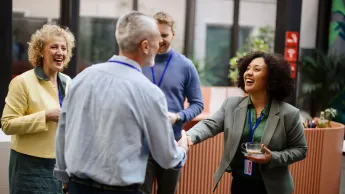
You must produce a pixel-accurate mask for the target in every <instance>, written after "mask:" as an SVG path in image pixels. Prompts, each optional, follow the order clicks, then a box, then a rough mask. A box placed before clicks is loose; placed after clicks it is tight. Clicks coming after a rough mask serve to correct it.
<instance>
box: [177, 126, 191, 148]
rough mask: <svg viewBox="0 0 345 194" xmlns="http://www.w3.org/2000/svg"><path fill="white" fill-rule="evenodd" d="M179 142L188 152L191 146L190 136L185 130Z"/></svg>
mask: <svg viewBox="0 0 345 194" xmlns="http://www.w3.org/2000/svg"><path fill="white" fill-rule="evenodd" d="M177 144H178V145H179V146H180V147H182V148H183V149H184V150H186V152H188V149H189V146H188V137H187V134H186V131H185V130H182V137H181V139H180V140H179V141H178V142H177Z"/></svg>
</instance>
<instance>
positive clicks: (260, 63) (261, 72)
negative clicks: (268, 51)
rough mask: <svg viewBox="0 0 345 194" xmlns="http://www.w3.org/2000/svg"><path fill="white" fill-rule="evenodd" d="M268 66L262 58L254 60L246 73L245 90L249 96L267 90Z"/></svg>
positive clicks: (244, 76)
mask: <svg viewBox="0 0 345 194" xmlns="http://www.w3.org/2000/svg"><path fill="white" fill-rule="evenodd" d="M267 74H268V73H267V65H266V63H265V61H264V59H263V58H262V57H260V58H255V59H253V60H252V61H251V62H250V64H249V65H248V67H247V70H246V71H245V72H244V75H243V78H244V85H245V86H244V89H245V91H246V92H247V93H248V94H253V93H257V92H262V91H266V90H267Z"/></svg>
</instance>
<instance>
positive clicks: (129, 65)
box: [109, 60, 140, 72]
mask: <svg viewBox="0 0 345 194" xmlns="http://www.w3.org/2000/svg"><path fill="white" fill-rule="evenodd" d="M109 62H111V63H118V64H120V65H124V66H127V67H130V68H132V69H135V70H137V71H139V72H140V70H139V69H138V68H136V67H134V66H133V65H131V64H128V63H125V62H122V61H117V60H110V61H109Z"/></svg>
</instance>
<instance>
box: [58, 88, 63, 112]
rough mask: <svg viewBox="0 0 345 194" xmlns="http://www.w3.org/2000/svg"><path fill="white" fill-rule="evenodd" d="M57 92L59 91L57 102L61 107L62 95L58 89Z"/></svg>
mask: <svg viewBox="0 0 345 194" xmlns="http://www.w3.org/2000/svg"><path fill="white" fill-rule="evenodd" d="M58 93H59V104H60V108H61V107H62V101H63V97H62V94H61V92H60V90H59V89H58Z"/></svg>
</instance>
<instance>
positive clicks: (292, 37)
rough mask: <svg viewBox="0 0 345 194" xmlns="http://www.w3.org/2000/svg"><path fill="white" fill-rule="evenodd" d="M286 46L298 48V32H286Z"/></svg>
mask: <svg viewBox="0 0 345 194" xmlns="http://www.w3.org/2000/svg"><path fill="white" fill-rule="evenodd" d="M285 36H286V37H285V45H286V46H289V47H290V46H291V47H297V46H298V32H291V31H288V32H286V35H285Z"/></svg>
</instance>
